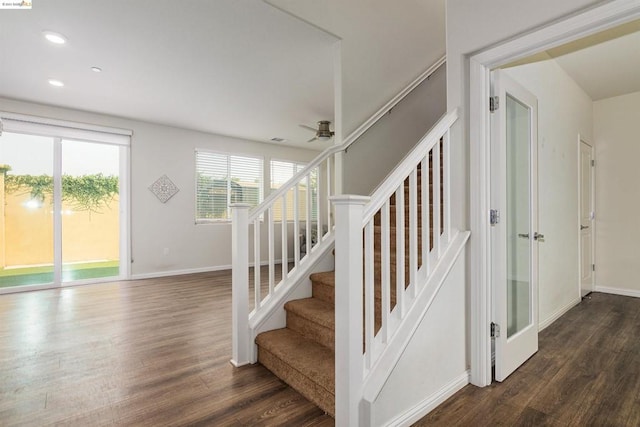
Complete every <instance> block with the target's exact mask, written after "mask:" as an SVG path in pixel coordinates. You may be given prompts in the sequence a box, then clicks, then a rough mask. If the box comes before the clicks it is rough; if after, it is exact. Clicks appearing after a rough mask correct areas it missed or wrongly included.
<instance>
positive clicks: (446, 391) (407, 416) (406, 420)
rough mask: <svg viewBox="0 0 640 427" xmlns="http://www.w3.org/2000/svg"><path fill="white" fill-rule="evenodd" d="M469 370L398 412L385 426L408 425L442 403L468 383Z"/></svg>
mask: <svg viewBox="0 0 640 427" xmlns="http://www.w3.org/2000/svg"><path fill="white" fill-rule="evenodd" d="M469 375H470V374H469V371H465V372H464V373H462V374H460V375H458V376H457V377H456V378H454V379H453V380H452V381H451V382H449V383H448V384H445V385H444V386H443V387H442V388H440V390H438V391H436V392H435V393H433V394H432V395H431V396H429V397H427V398H426V399H424V400H422V401H421V402H419V403H418V404H417V405H415V406H414V407H412V408H410V409H409V410H407V411H405V412H404V413H402V414H400V415H399V416H397V417H396V418H394V419H393V420H391V421H389V422H388V423H387V424H385V425H386V426H408V425H411V424H413V423H415V422H416V421H418V420H420V418H422V417H424V416H425V415H427V414H428V413H429V412H431V411H433V410H434V409H435V408H436V407H438V405H440V404H442V403H443V402H444V401H445V400H447V399H448V398H450V397H451V396H453V395H454V394H456V393H457V392H458V391H460V390H461V389H462V388H463V387H464V386H466V385H467V384H469Z"/></svg>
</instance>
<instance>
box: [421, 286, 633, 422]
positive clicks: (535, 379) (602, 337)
mask: <svg viewBox="0 0 640 427" xmlns="http://www.w3.org/2000/svg"><path fill="white" fill-rule="evenodd" d="M539 347H540V349H539V351H538V353H536V354H535V355H534V356H533V357H532V358H531V359H529V360H528V361H527V362H526V363H525V364H524V365H523V366H522V367H521V368H520V369H519V370H517V371H516V372H514V373H513V374H512V375H511V376H510V377H508V378H507V380H506V381H504V382H503V383H501V384H500V383H495V384H493V385H491V386H489V387H485V388H477V387H474V386H472V385H468V386H466V387H465V388H464V389H462V390H461V391H460V392H458V393H457V394H456V395H454V396H453V397H451V398H450V399H449V400H447V401H446V402H445V403H443V404H442V405H440V406H439V407H438V408H436V409H435V410H434V411H432V412H431V413H430V414H428V415H427V416H426V417H425V418H423V419H422V420H420V421H419V422H418V423H416V424H415V425H416V426H640V299H639V298H631V297H622V296H614V295H607V294H601V293H594V294H591V295H590V298H587V299H585V300H584V301H583V302H582V303H581V304H579V305H578V306H576V307H574V308H573V309H571V310H570V311H569V312H568V313H567V314H565V315H564V316H562V318H560V319H559V320H558V321H556V322H555V323H553V324H552V325H551V326H549V327H548V328H546V329H545V330H544V331H542V332H541V333H540V336H539Z"/></svg>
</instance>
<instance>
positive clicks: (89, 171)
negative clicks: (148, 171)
mask: <svg viewBox="0 0 640 427" xmlns="http://www.w3.org/2000/svg"><path fill="white" fill-rule="evenodd" d="M119 168H120V148H119V147H118V146H114V145H106V144H99V143H90V142H84V141H71V140H63V141H62V210H61V214H62V215H61V217H62V282H63V283H65V282H74V281H79V280H88V279H97V278H102V277H115V276H118V275H119V274H120V203H119V199H118V194H119Z"/></svg>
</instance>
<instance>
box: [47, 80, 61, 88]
mask: <svg viewBox="0 0 640 427" xmlns="http://www.w3.org/2000/svg"><path fill="white" fill-rule="evenodd" d="M49 84H50V85H51V86H55V87H62V86H64V83H62V82H61V81H60V80H56V79H49Z"/></svg>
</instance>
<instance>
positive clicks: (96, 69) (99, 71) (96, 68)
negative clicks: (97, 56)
mask: <svg viewBox="0 0 640 427" xmlns="http://www.w3.org/2000/svg"><path fill="white" fill-rule="evenodd" d="M91 71H93V72H94V73H101V72H102V68H100V67H91Z"/></svg>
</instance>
